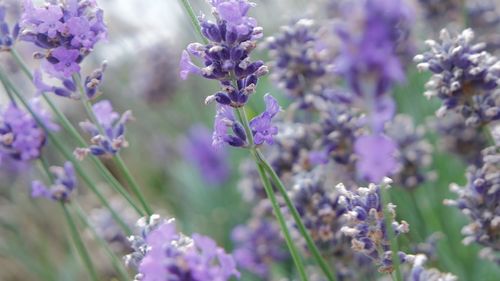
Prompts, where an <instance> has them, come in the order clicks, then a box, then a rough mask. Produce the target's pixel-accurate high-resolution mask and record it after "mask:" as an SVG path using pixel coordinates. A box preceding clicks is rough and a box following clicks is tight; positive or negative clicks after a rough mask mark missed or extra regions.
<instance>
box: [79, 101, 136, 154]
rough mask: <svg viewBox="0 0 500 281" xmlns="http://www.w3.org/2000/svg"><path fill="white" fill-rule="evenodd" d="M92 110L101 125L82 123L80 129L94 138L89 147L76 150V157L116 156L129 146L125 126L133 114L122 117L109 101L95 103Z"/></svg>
mask: <svg viewBox="0 0 500 281" xmlns="http://www.w3.org/2000/svg"><path fill="white" fill-rule="evenodd" d="M92 109H93V111H94V113H95V116H96V118H97V122H98V123H99V124H94V123H92V122H90V121H84V122H81V123H80V127H81V128H82V129H83V130H85V131H86V132H87V133H89V134H90V135H91V136H92V138H91V145H90V146H89V147H87V148H77V149H76V150H75V155H76V156H77V157H78V158H79V159H83V158H84V157H85V156H86V155H87V154H89V153H91V154H92V155H95V156H111V155H115V154H116V153H118V152H119V151H120V149H122V148H124V147H127V146H128V142H127V140H126V139H125V124H126V123H127V122H128V121H130V120H132V118H133V117H132V112H131V111H126V112H125V113H123V114H122V115H121V116H120V115H119V114H118V113H116V112H114V111H113V107H112V105H111V102H110V101H108V100H102V101H99V102H97V103H95V104H94V105H93V106H92ZM101 129H102V130H101Z"/></svg>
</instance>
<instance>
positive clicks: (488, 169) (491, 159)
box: [445, 146, 500, 261]
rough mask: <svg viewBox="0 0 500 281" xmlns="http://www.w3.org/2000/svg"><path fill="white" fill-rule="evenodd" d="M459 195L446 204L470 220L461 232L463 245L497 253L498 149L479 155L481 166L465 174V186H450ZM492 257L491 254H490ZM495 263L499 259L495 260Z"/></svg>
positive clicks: (499, 216)
mask: <svg viewBox="0 0 500 281" xmlns="http://www.w3.org/2000/svg"><path fill="white" fill-rule="evenodd" d="M450 189H451V190H452V191H453V192H455V193H456V194H457V195H458V199H456V200H445V203H446V204H448V205H453V206H456V207H457V208H459V209H460V210H461V211H462V212H463V213H464V214H465V215H467V216H468V217H469V219H470V221H471V222H470V224H468V225H467V226H465V227H464V228H463V229H462V234H464V235H465V239H464V240H463V242H464V244H470V243H473V242H476V243H479V244H481V245H483V246H485V247H486V249H487V250H486V251H485V252H496V253H497V254H498V252H499V251H500V206H499V204H498V202H499V201H500V147H498V146H491V147H488V148H486V149H484V150H483V151H482V163H481V164H480V165H478V166H474V165H471V166H469V169H468V171H467V185H466V186H463V187H460V186H458V185H456V184H452V185H450ZM488 249H489V250H488ZM493 256H494V254H493ZM496 259H497V261H498V257H497V258H496Z"/></svg>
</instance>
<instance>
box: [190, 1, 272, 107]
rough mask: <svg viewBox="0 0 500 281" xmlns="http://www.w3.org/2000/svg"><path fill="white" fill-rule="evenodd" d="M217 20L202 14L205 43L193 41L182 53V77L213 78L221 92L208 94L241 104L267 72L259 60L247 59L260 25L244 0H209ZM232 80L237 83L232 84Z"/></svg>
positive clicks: (232, 103) (234, 104) (216, 99)
mask: <svg viewBox="0 0 500 281" xmlns="http://www.w3.org/2000/svg"><path fill="white" fill-rule="evenodd" d="M209 3H210V4H211V5H212V7H213V14H214V16H215V18H216V23H213V22H211V21H208V20H207V19H205V17H204V16H201V17H200V19H199V21H200V24H201V30H202V33H203V35H204V36H205V37H206V38H207V39H208V40H209V41H210V43H209V44H208V45H202V44H200V43H192V44H189V45H188V47H187V51H184V52H183V53H182V57H181V63H180V69H181V78H183V79H186V78H187V77H188V75H189V74H196V75H201V76H203V77H205V78H208V79H216V80H219V81H220V83H221V87H222V91H221V92H218V93H217V94H215V95H213V96H210V97H209V98H208V100H215V101H217V102H218V103H220V104H223V105H230V106H232V107H241V106H243V105H245V103H246V102H247V100H248V97H249V95H251V94H253V93H254V92H255V87H256V85H257V81H258V78H259V77H260V76H262V75H265V74H266V73H267V67H265V66H264V63H263V62H262V61H255V62H251V61H250V57H249V55H250V52H251V51H252V50H253V49H254V48H255V46H256V41H255V40H256V39H258V38H260V37H261V36H262V28H260V27H258V26H257V22H256V20H255V19H253V18H251V17H248V16H247V13H248V10H249V9H250V7H251V6H252V4H251V3H250V2H248V1H246V0H211V1H209ZM190 56H194V57H197V58H199V59H201V60H203V65H205V67H204V68H200V67H198V66H196V65H195V64H194V63H192V62H191V59H190ZM232 79H235V80H236V83H235V84H234V85H233V84H232Z"/></svg>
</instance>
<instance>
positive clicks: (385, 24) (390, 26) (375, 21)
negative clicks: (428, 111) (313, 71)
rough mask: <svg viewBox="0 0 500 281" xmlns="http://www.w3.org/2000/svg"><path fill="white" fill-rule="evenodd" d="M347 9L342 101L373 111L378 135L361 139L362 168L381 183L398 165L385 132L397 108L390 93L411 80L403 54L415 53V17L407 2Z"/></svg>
mask: <svg viewBox="0 0 500 281" xmlns="http://www.w3.org/2000/svg"><path fill="white" fill-rule="evenodd" d="M342 11H343V13H342V14H343V18H345V21H343V22H342V24H338V25H337V27H336V31H337V35H338V37H339V38H340V39H341V41H342V42H341V44H340V45H341V48H340V53H339V55H338V57H337V59H336V62H335V67H336V71H337V72H338V73H339V74H340V75H341V76H342V77H343V78H345V80H346V81H347V85H348V86H349V90H350V93H349V94H348V95H346V94H341V95H337V96H338V97H337V98H336V99H337V100H340V101H342V102H344V103H347V104H350V105H354V106H356V107H358V108H360V109H362V110H364V111H365V112H366V113H367V120H366V122H367V125H369V127H370V128H371V131H372V135H371V136H363V137H362V138H359V139H357V140H356V142H355V145H354V146H355V151H356V154H357V156H358V162H357V169H358V173H359V174H360V176H361V177H362V178H364V179H367V180H369V181H371V182H379V181H380V180H382V178H383V177H384V176H387V175H389V174H391V173H392V172H393V170H394V168H395V167H396V166H395V159H394V152H395V150H396V145H395V143H394V141H392V140H390V139H389V138H387V137H386V136H383V135H382V132H383V130H384V125H385V123H386V122H387V121H389V120H391V119H392V117H393V116H394V113H395V107H396V106H395V102H394V100H393V99H392V97H391V96H389V95H388V92H389V91H390V89H391V88H392V87H393V85H394V84H396V83H398V82H401V81H403V80H404V78H405V75H404V71H403V65H402V62H401V60H400V55H399V54H400V53H408V52H410V51H409V49H410V48H411V46H409V45H408V44H407V43H408V42H407V37H408V34H409V33H410V25H411V23H412V21H413V18H412V16H411V14H410V8H409V6H408V4H407V3H406V2H405V1H401V0H375V1H354V2H351V3H349V4H346V5H345V6H344V7H342ZM379 145H380V149H378V147H377V146H379ZM374 148H377V149H374Z"/></svg>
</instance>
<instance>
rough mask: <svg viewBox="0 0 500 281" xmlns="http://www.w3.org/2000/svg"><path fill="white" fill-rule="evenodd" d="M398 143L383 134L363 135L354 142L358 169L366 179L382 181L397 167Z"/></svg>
mask: <svg viewBox="0 0 500 281" xmlns="http://www.w3.org/2000/svg"><path fill="white" fill-rule="evenodd" d="M397 148H398V147H397V144H396V143H395V142H394V140H392V139H390V138H388V137H387V136H385V135H383V134H379V135H369V136H362V137H360V138H358V139H357V140H356V142H355V143H354V151H355V152H356V155H357V156H358V160H357V162H356V169H357V172H358V174H359V175H360V176H361V177H362V178H363V179H364V180H366V181H369V182H377V183H380V182H381V181H382V179H383V178H384V177H385V176H387V175H390V174H392V173H394V172H395V170H396V168H397V165H398V163H397V161H396V152H397Z"/></svg>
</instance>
